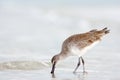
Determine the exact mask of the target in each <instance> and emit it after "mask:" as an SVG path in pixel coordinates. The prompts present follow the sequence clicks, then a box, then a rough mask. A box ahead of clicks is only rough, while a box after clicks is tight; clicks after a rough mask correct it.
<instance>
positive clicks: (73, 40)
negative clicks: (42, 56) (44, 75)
mask: <svg viewBox="0 0 120 80" xmlns="http://www.w3.org/2000/svg"><path fill="white" fill-rule="evenodd" d="M109 31H110V30H108V29H107V28H104V29H102V30H97V29H93V30H90V31H88V32H86V33H81V34H75V35H72V36H70V37H68V38H67V39H66V40H65V41H64V42H63V44H62V49H61V52H60V53H59V54H56V55H55V56H53V57H52V59H51V63H52V70H51V74H54V71H55V66H56V63H57V62H58V61H59V60H62V59H65V58H67V57H69V56H73V55H76V56H78V57H79V58H78V63H77V66H76V68H75V70H74V71H73V72H74V73H75V72H76V70H77V69H78V67H79V66H80V62H82V64H83V72H85V66H84V64H85V62H84V59H83V57H82V56H83V55H84V54H85V53H86V52H87V51H88V50H89V49H91V48H92V47H93V46H95V45H96V44H97V43H99V42H100V41H101V38H102V37H103V36H104V35H106V34H108V33H109ZM80 60H81V61H80Z"/></svg>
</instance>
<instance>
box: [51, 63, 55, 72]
mask: <svg viewBox="0 0 120 80" xmlns="http://www.w3.org/2000/svg"><path fill="white" fill-rule="evenodd" d="M55 65H56V62H54V63H53V65H52V70H51V74H54V71H55Z"/></svg>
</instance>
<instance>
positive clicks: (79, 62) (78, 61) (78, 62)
mask: <svg viewBox="0 0 120 80" xmlns="http://www.w3.org/2000/svg"><path fill="white" fill-rule="evenodd" d="M79 66H80V57H79V59H78V64H77V67H76V68H75V70H74V71H73V73H75V72H76V70H77V69H78V67H79Z"/></svg>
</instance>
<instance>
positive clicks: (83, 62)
mask: <svg viewBox="0 0 120 80" xmlns="http://www.w3.org/2000/svg"><path fill="white" fill-rule="evenodd" d="M80 58H81V60H82V64H83V72H85V61H84V59H83V58H82V57H80Z"/></svg>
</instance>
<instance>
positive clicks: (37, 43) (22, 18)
mask: <svg viewBox="0 0 120 80" xmlns="http://www.w3.org/2000/svg"><path fill="white" fill-rule="evenodd" d="M119 8H120V7H105V8H104V7H98V8H94V7H80V6H79V7H57V8H53V7H50V8H46V7H45V8H44V7H41V6H38V5H37V6H31V5H29V6H22V5H2V6H1V8H0V79H1V80H35V79H36V80H40V79H43V80H96V79H97V80H119V79H120V77H119V74H120V68H119V67H120V64H119V61H120V54H119V53H120V48H119V45H120V42H119V41H120V36H119V33H120V32H119V30H120V15H119V14H120V11H119ZM104 27H108V28H109V29H110V34H108V35H106V36H105V37H104V38H103V40H102V41H101V43H100V44H98V45H97V46H96V47H94V48H93V49H91V50H90V51H89V52H88V53H86V54H85V55H84V56H83V57H84V58H85V61H86V65H85V66H86V71H87V73H82V66H81V67H80V68H79V69H78V73H76V74H73V73H72V72H73V70H74V68H75V66H76V64H77V60H78V57H69V58H67V59H66V60H64V61H61V62H60V63H58V65H57V68H56V71H55V73H56V74H55V75H51V74H50V70H51V63H50V60H51V58H52V56H53V55H55V54H58V53H59V52H60V50H61V45H62V42H63V41H64V40H65V39H66V38H67V37H69V36H70V35H73V34H77V33H83V32H86V31H89V30H91V29H94V28H97V29H102V28H104Z"/></svg>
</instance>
